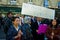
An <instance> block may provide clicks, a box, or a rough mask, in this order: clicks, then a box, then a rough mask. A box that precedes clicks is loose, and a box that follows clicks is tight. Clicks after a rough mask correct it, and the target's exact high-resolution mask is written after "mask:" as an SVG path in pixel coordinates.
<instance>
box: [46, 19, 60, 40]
mask: <svg viewBox="0 0 60 40" xmlns="http://www.w3.org/2000/svg"><path fill="white" fill-rule="evenodd" d="M59 30H60V28H59V26H58V22H57V20H56V19H54V20H52V22H51V25H50V26H49V27H48V30H47V32H46V35H47V38H48V40H59V36H60V31H59Z"/></svg>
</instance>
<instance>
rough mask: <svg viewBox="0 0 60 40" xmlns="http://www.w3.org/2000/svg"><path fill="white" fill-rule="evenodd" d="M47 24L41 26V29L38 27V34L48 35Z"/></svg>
mask: <svg viewBox="0 0 60 40" xmlns="http://www.w3.org/2000/svg"><path fill="white" fill-rule="evenodd" d="M47 27H48V26H47V24H40V25H39V27H38V32H37V34H41V33H44V34H45V33H46V31H47Z"/></svg>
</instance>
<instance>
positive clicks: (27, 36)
mask: <svg viewBox="0 0 60 40" xmlns="http://www.w3.org/2000/svg"><path fill="white" fill-rule="evenodd" d="M29 23H30V18H25V19H24V24H23V25H22V32H23V38H22V40H33V36H32V33H31V31H32V30H31V28H30V24H29Z"/></svg>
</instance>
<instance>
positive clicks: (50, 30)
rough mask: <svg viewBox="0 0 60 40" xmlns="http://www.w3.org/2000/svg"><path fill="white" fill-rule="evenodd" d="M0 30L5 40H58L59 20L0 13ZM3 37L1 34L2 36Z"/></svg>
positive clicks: (59, 38)
mask: <svg viewBox="0 0 60 40" xmlns="http://www.w3.org/2000/svg"><path fill="white" fill-rule="evenodd" d="M0 14H1V15H0V29H1V30H2V32H4V34H5V35H6V40H60V19H58V18H55V19H53V20H52V19H45V18H41V17H34V16H27V15H26V16H25V15H21V16H20V15H19V14H15V15H13V14H12V12H8V13H7V16H6V17H3V16H2V13H0ZM2 35H3V34H2Z"/></svg>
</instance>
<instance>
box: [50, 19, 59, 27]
mask: <svg viewBox="0 0 60 40" xmlns="http://www.w3.org/2000/svg"><path fill="white" fill-rule="evenodd" d="M54 20H56V22H57V24H56V25H55V28H57V27H58V20H57V19H54ZM52 21H53V20H51V22H50V27H53V25H52Z"/></svg>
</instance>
